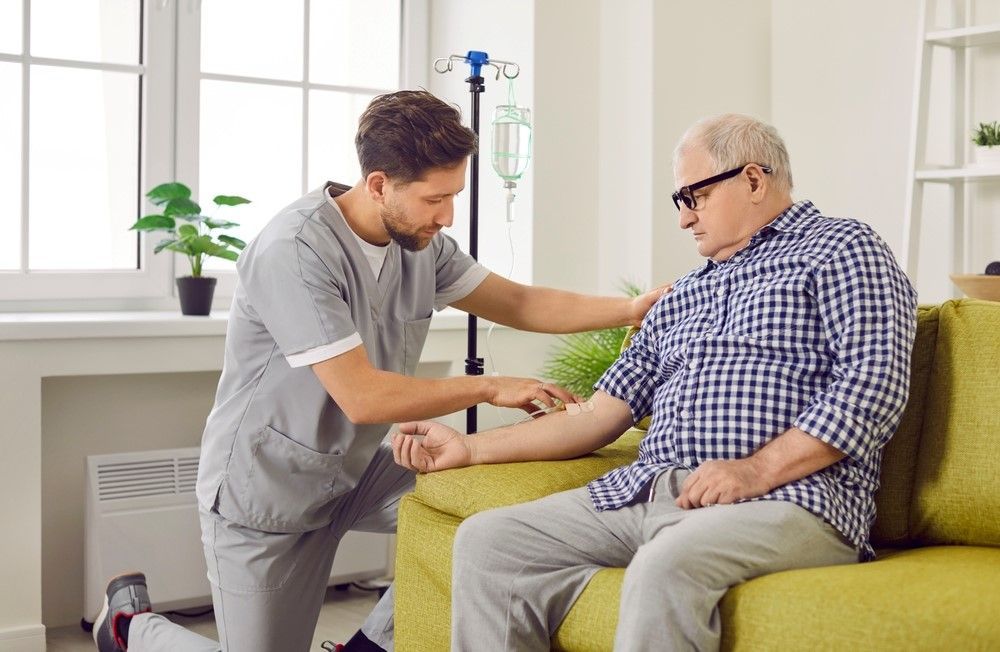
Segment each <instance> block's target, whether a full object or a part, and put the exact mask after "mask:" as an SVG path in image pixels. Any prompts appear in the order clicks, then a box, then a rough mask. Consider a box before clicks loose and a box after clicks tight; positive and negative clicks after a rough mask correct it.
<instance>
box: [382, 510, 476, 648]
mask: <svg viewBox="0 0 1000 652" xmlns="http://www.w3.org/2000/svg"><path fill="white" fill-rule="evenodd" d="M461 522H462V521H461V519H458V518H456V517H454V516H449V515H448V514H442V513H441V512H439V511H438V510H436V509H434V508H433V507H428V506H427V505H425V504H424V503H423V502H421V501H420V500H419V499H417V498H416V497H415V496H414V495H413V494H411V495H409V496H404V497H403V500H402V501H400V504H399V524H398V527H397V530H396V540H397V544H396V571H395V588H394V592H395V596H394V599H395V612H396V616H395V626H396V633H395V637H396V638H395V647H396V649H397V650H406V652H437V651H438V650H447V649H448V648H449V647H450V641H451V634H450V630H451V547H452V544H453V543H454V541H455V531H456V530H457V529H458V526H459V524H460V523H461Z"/></svg>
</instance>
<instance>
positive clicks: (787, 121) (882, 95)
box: [771, 0, 1000, 302]
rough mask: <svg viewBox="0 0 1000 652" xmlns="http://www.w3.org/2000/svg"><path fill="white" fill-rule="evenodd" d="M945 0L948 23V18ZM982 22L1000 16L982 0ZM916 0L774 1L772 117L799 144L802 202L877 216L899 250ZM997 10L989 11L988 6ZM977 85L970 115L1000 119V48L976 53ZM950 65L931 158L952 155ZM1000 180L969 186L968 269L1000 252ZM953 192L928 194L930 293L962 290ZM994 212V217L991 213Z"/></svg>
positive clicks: (938, 73)
mask: <svg viewBox="0 0 1000 652" xmlns="http://www.w3.org/2000/svg"><path fill="white" fill-rule="evenodd" d="M948 4H949V3H948V2H947V1H942V3H941V5H942V11H941V12H940V14H939V18H938V20H939V22H938V26H939V27H942V28H944V27H951V26H952V25H949V24H946V23H944V22H943V21H944V20H945V19H946V18H947V13H948V12H947V9H948V6H947V5H948ZM975 4H976V5H977V9H978V10H979V11H978V15H977V16H975V18H974V19H975V20H976V21H978V22H980V23H988V22H993V21H997V20H1000V17H998V15H997V14H1000V6H998V4H997V3H995V2H982V1H981V2H977V3H975ZM919 5H920V3H919V2H914V1H913V0H882V1H881V2H867V1H865V0H842V1H841V2H838V3H823V2H802V1H801V0H773V21H772V28H771V31H772V43H773V46H772V54H773V57H772V79H773V96H772V107H773V123H774V124H775V126H777V128H778V130H779V131H780V132H781V133H782V134H783V136H784V137H785V140H786V141H787V144H788V147H789V151H790V153H791V160H792V170H793V172H794V175H795V186H796V189H795V196H796V198H797V199H803V198H808V199H812V200H813V201H814V202H815V203H816V204H817V206H818V207H819V208H820V209H821V210H823V211H824V212H826V213H827V214H829V215H837V216H848V217H856V218H859V219H862V220H864V221H866V222H868V223H870V224H871V225H872V226H873V227H875V229H876V230H877V231H878V232H879V233H880V234H881V235H882V237H883V238H884V239H885V240H886V242H887V243H888V244H889V246H890V247H891V248H892V249H893V250H894V251H896V252H897V255H898V253H899V252H900V247H901V245H902V239H903V213H904V207H905V204H906V201H907V197H906V179H907V176H908V171H907V165H908V158H907V157H908V148H909V140H910V133H911V128H912V127H911V124H912V123H911V120H912V115H911V113H912V96H913V87H914V83H915V79H914V73H915V69H916V68H915V66H916V54H917V17H918V11H919ZM987 9H990V10H991V12H990V13H992V16H990V15H989V14H988V13H987V11H986V10H987ZM974 56H975V59H974V61H975V62H976V65H974V67H973V72H974V74H973V78H974V80H975V84H976V86H977V93H976V94H975V96H974V102H973V119H974V120H977V121H978V120H983V121H992V120H997V119H1000V92H998V88H997V84H996V83H995V80H996V79H998V78H1000V49H998V48H997V47H991V48H984V49H979V50H977V51H976V52H975V54H974ZM949 66H950V63H949V56H948V55H947V53H945V52H939V53H937V54H936V55H935V60H934V74H933V83H932V86H931V114H930V120H929V124H930V125H931V131H930V134H931V141H930V142H929V143H928V155H929V157H931V158H932V161H933V162H936V163H940V164H946V163H950V162H951V161H949V160H948V155H947V152H949V151H950V149H949V148H950V145H949V142H948V139H949V134H950V128H949V127H948V125H950V124H951V123H950V120H951V113H950V110H951V108H950V107H951V101H950V98H951V93H950V80H951V78H950V74H951V71H950V67H949ZM998 192H1000V189H998V188H997V184H995V183H993V184H976V185H975V186H973V187H972V194H973V196H974V206H976V207H978V210H977V211H976V212H975V224H974V228H973V231H972V233H973V237H972V243H973V247H972V252H971V258H970V261H969V271H977V272H981V271H982V270H983V268H984V267H985V265H986V262H987V261H989V260H993V259H997V258H1000V240H998V238H997V236H998V235H1000V229H997V228H996V227H995V226H993V219H995V217H996V216H997V215H998V212H1000V211H998V209H1000V202H998V201H997V200H998V199H1000V195H998ZM948 202H949V192H948V190H947V188H946V187H944V186H939V185H935V186H931V185H928V187H927V190H926V192H925V201H924V221H923V223H924V229H923V234H922V237H921V248H920V269H919V273H918V275H917V278H916V279H915V284H916V286H917V290H918V293H919V295H920V300H921V301H922V302H939V301H943V300H945V299H947V298H950V297H951V296H953V293H954V289H953V288H952V286H951V283H950V281H949V280H948V272H950V271H953V270H951V262H950V259H949V254H950V251H951V244H950V242H951V220H950V217H949V208H948V206H949V203H948ZM991 215H992V217H993V219H991Z"/></svg>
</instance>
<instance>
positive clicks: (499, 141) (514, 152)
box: [493, 104, 531, 181]
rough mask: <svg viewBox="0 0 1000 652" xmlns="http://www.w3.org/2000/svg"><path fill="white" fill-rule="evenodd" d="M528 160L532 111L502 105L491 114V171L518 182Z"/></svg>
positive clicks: (506, 179) (529, 156)
mask: <svg viewBox="0 0 1000 652" xmlns="http://www.w3.org/2000/svg"><path fill="white" fill-rule="evenodd" d="M529 160H531V110H530V109H526V108H524V107H520V106H512V105H510V104H502V105H500V106H498V107H497V108H496V111H495V112H494V113H493V169H494V170H496V173H497V174H498V175H500V177H501V178H502V179H504V180H505V181H517V180H518V179H520V178H521V175H522V174H524V171H525V169H527V167H528V161H529Z"/></svg>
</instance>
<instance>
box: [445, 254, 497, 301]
mask: <svg viewBox="0 0 1000 652" xmlns="http://www.w3.org/2000/svg"><path fill="white" fill-rule="evenodd" d="M489 275H490V270H488V269H486V268H485V267H483V266H482V265H480V264H479V263H476V264H474V265H473V266H472V267H470V268H469V269H467V270H465V273H464V274H462V275H461V276H459V277H458V280H457V281H455V282H454V283H452V284H451V285H449V286H448V287H446V288H444V289H443V290H441V291H440V292H438V293H437V296H435V297H434V309H435V310H444V309H445V308H447V307H448V306H450V305H451V304H453V303H455V302H456V301H458V300H459V299H464V298H465V297H466V296H468V295H469V293H470V292H472V291H473V290H475V289H476V288H477V287H479V284H480V283H482V282H483V281H485V280H486V277H487V276H489Z"/></svg>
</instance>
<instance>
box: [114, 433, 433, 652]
mask: <svg viewBox="0 0 1000 652" xmlns="http://www.w3.org/2000/svg"><path fill="white" fill-rule="evenodd" d="M413 482H414V474H413V472H412V471H407V470H406V469H403V468H402V467H400V466H397V465H396V464H395V463H394V462H393V459H392V449H391V448H390V447H389V446H386V445H383V446H381V447H380V448H379V451H378V453H376V455H375V458H374V459H373V460H372V462H371V464H369V465H368V468H367V469H366V470H365V473H364V474H363V475H362V477H361V480H360V481H359V482H358V486H357V487H355V488H354V489H353V490H352V491H350V492H349V493H347V494H345V495H344V496H341V497H339V498H338V499H337V500H338V503H339V505H338V510H337V513H336V516H335V518H334V519H333V522H332V523H331V524H330V525H329V526H328V527H325V528H322V529H319V530H313V531H312V532H302V533H293V534H276V533H271V532H261V531H259V530H254V529H251V528H246V527H243V526H240V525H237V524H235V523H233V522H231V521H227V520H226V519H224V518H222V517H221V516H220V515H219V514H217V513H214V512H205V511H203V512H202V514H201V530H202V543H203V544H204V548H205V560H206V562H207V563H208V579H209V581H210V583H211V585H212V604H213V605H214V607H215V623H216V625H217V627H218V630H219V638H220V641H219V642H216V641H213V640H211V639H208V638H205V637H204V636H200V635H198V634H195V633H194V632H191V631H188V630H187V629H184V628H183V627H182V626H180V625H177V624H175V623H173V622H171V621H169V620H167V619H166V618H164V617H163V616H161V615H159V614H141V615H139V616H135V617H134V618H133V619H132V623H131V625H130V627H129V636H128V649H129V652H146V651H150V652H161V651H162V652H167V651H175V652H218V651H219V650H228V651H231V652H236V651H238V652H257V651H259V652H285V651H286V650H287V651H289V652H297V651H303V652H304V651H305V650H308V649H309V647H310V645H311V644H312V637H313V632H314V630H315V629H316V621H317V619H318V618H319V611H320V608H321V607H322V605H323V598H324V595H325V593H326V587H327V583H328V581H329V577H330V568H331V566H332V565H333V558H334V554H335V553H336V551H337V544H338V543H339V542H340V539H341V537H343V535H344V534H345V533H346V532H348V531H349V530H359V531H362V532H386V533H392V532H395V531H396V514H397V510H398V506H399V500H400V498H402V496H403V495H405V494H407V493H409V492H410V491H412V489H413ZM150 594H151V595H152V597H153V598H154V603H155V597H156V587H155V586H153V587H150ZM392 612H393V591H392V587H390V588H389V590H388V591H387V592H386V594H385V595H384V596H383V598H382V599H381V600H380V601H379V603H378V604H377V605H376V606H375V609H374V610H373V611H372V613H371V615H369V617H368V619H367V620H366V621H365V623H364V625H363V626H362V630H363V631H364V633H365V635H366V636H367V637H368V638H369V639H371V640H372V641H374V642H375V643H376V644H378V645H380V646H381V647H382V648H384V649H386V650H390V651H391V650H392V649H393V615H392Z"/></svg>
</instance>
